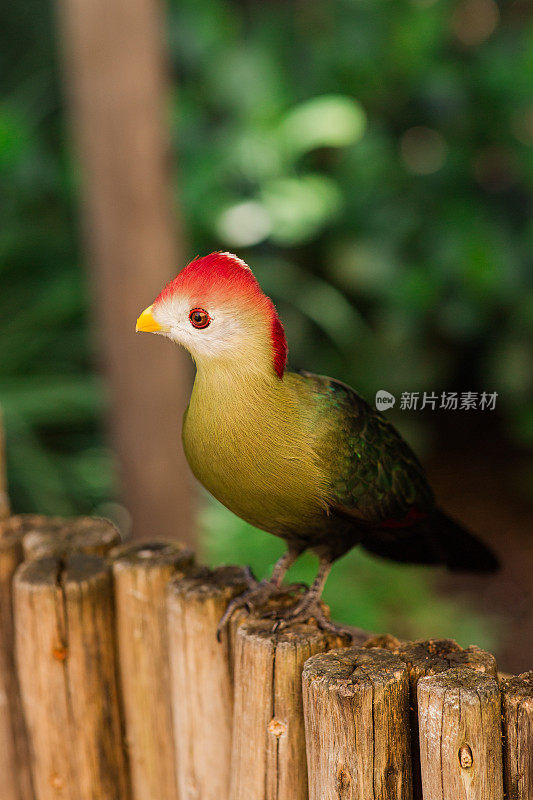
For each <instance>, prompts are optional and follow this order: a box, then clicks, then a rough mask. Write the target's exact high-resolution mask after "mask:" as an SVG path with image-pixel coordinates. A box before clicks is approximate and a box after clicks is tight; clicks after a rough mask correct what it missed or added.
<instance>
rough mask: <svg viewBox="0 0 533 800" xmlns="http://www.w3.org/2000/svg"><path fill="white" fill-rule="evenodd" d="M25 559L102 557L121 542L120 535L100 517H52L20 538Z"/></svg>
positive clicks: (110, 524) (107, 521) (109, 523)
mask: <svg viewBox="0 0 533 800" xmlns="http://www.w3.org/2000/svg"><path fill="white" fill-rule="evenodd" d="M22 543H23V547H24V558H25V559H26V560H30V559H35V558H49V557H53V556H55V557H56V558H65V557H66V556H67V555H68V554H70V553H84V554H85V555H93V556H101V557H104V556H105V555H107V553H108V552H109V551H110V550H111V548H113V547H116V546H117V545H118V544H119V543H120V533H119V532H118V530H117V528H116V527H115V526H114V525H113V523H112V522H110V521H109V520H107V519H102V518H101V517H74V518H72V519H63V520H61V519H58V518H55V520H54V518H52V522H50V523H49V524H48V525H46V524H45V525H44V526H43V525H40V526H37V527H34V528H32V529H30V530H28V531H27V532H26V533H25V535H24V537H23V542H22Z"/></svg>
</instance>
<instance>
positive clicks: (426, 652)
mask: <svg viewBox="0 0 533 800" xmlns="http://www.w3.org/2000/svg"><path fill="white" fill-rule="evenodd" d="M391 647H392V650H393V652H394V653H396V654H397V655H398V657H399V658H400V659H401V660H402V661H404V662H405V664H406V665H407V669H408V672H409V685H410V709H411V712H410V716H411V725H410V728H411V754H412V765H413V798H414V800H423V798H422V778H421V772H420V744H419V739H418V711H417V685H418V681H419V680H420V678H424V677H425V676H426V675H436V674H437V673H439V672H445V671H446V670H448V669H452V668H453V667H470V669H474V670H475V671H476V672H481V673H486V674H487V675H492V677H494V678H495V677H496V676H497V674H498V673H497V669H498V668H497V664H496V659H495V658H494V656H493V655H492V654H491V653H487V652H486V651H485V650H481V649H480V648H479V647H476V646H474V645H472V646H470V647H467V648H465V649H463V648H462V647H461V646H460V645H459V644H457V642H455V641H454V640H453V639H427V640H421V641H415V642H398V643H397V644H396V646H394V645H391Z"/></svg>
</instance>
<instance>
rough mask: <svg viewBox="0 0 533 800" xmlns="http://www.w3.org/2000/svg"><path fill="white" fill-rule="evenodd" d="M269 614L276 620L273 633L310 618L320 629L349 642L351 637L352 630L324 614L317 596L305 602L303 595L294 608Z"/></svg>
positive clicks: (307, 620)
mask: <svg viewBox="0 0 533 800" xmlns="http://www.w3.org/2000/svg"><path fill="white" fill-rule="evenodd" d="M271 616H272V617H274V618H275V620H276V621H275V623H274V626H273V628H272V632H273V633H277V631H280V630H283V628H286V627H288V626H289V625H293V624H294V623H305V622H309V620H311V619H312V620H314V621H315V622H316V625H317V626H318V628H320V630H323V631H326V632H328V633H332V634H334V635H335V636H339V637H341V638H343V639H346V640H348V642H351V641H352V638H353V636H352V631H351V630H350V629H349V628H345V627H343V626H342V625H338V624H336V623H335V622H332V621H331V620H330V619H329V618H328V617H327V616H326V614H325V612H324V609H323V607H322V603H321V602H320V600H319V599H318V598H317V599H314V598H310V599H309V601H307V602H306V598H305V597H303V598H302V599H301V601H300V602H299V603H297V604H296V605H295V606H294V608H291V609H287V610H285V612H284V611H283V610H280V611H276V612H273V613H272V614H271Z"/></svg>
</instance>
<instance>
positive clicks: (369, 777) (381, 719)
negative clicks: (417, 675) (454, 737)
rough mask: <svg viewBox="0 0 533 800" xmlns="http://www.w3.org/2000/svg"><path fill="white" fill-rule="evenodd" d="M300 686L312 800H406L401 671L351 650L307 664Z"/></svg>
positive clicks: (384, 655) (377, 654) (394, 663)
mask: <svg viewBox="0 0 533 800" xmlns="http://www.w3.org/2000/svg"><path fill="white" fill-rule="evenodd" d="M302 682H303V699H304V716H305V731H306V740H307V763H308V768H309V800H337V799H338V798H342V800H411V760H410V748H409V701H408V699H409V684H408V676H407V668H406V666H405V664H404V663H403V662H402V661H400V659H399V658H398V657H397V656H394V655H392V654H391V653H389V652H387V651H386V650H381V649H378V648H371V649H365V648H362V647H350V648H347V649H344V650H333V651H331V652H329V653H325V654H321V655H317V656H314V657H313V658H310V659H309V661H307V663H306V665H305V667H304V671H303V677H302ZM432 800H433V798H432Z"/></svg>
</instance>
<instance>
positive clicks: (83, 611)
mask: <svg viewBox="0 0 533 800" xmlns="http://www.w3.org/2000/svg"><path fill="white" fill-rule="evenodd" d="M244 586H245V580H244V574H243V571H242V570H241V569H239V568H237V567H220V568H219V569H216V570H209V569H207V568H205V567H198V566H196V565H195V563H194V556H193V553H192V552H191V551H190V550H189V549H188V548H187V547H185V546H183V545H179V544H170V543H168V542H149V543H144V544H134V545H131V546H121V545H119V544H118V535H117V533H116V531H115V530H114V528H113V527H112V526H111V524H110V523H107V522H105V521H102V520H91V519H88V518H83V519H76V520H70V521H65V520H59V519H50V518H45V517H40V516H34V515H28V516H22V517H10V518H8V519H7V520H5V521H3V522H1V523H0V597H1V603H2V606H1V622H2V626H1V629H0V699H1V702H2V714H1V715H0V775H1V777H0V783H1V790H0V797H1V798H2V800H307V798H310V800H334V799H335V800H411V798H415V799H416V800H503V798H508V800H532V798H533V672H529V673H526V674H524V675H521V676H517V677H507V678H502V677H501V676H498V672H497V666H496V662H495V659H494V657H493V656H492V655H490V654H489V653H486V652H484V651H482V650H480V649H479V648H477V647H469V648H466V649H462V648H460V647H459V646H458V645H457V644H456V643H455V642H453V641H451V640H443V641H425V642H399V641H397V640H395V639H393V637H390V636H384V637H374V638H371V639H367V638H366V637H360V638H359V640H358V641H356V642H354V644H353V645H351V646H349V647H347V646H342V642H340V641H339V640H336V638H335V637H334V636H332V635H330V634H326V633H324V632H322V631H319V630H317V628H316V627H315V626H314V625H312V624H305V625H302V624H299V625H294V626H292V627H291V628H288V629H285V630H281V631H278V632H274V631H273V630H272V623H271V622H268V621H266V620H258V619H254V618H251V617H249V616H247V615H246V614H244V613H243V612H240V613H239V616H238V617H237V619H235V620H234V621H233V622H232V625H231V627H230V629H229V630H228V631H227V632H226V633H225V635H224V637H223V641H222V642H221V643H220V644H219V643H218V642H217V640H216V637H215V630H216V626H217V622H218V620H219V618H220V616H221V614H222V612H223V611H224V609H225V608H226V605H227V603H228V602H229V600H230V599H231V598H232V597H234V596H235V595H236V594H237V593H239V592H240V591H242V589H243V588H244Z"/></svg>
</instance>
